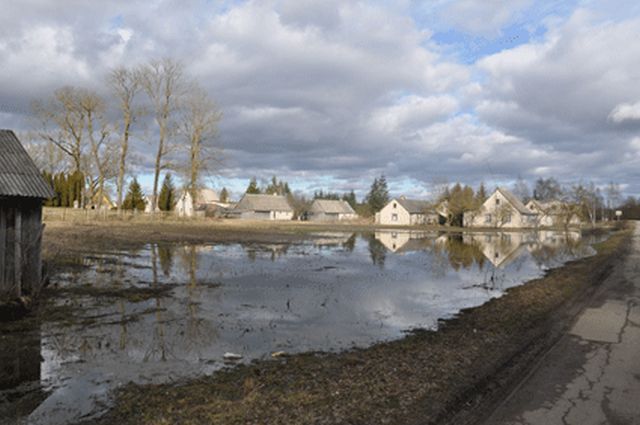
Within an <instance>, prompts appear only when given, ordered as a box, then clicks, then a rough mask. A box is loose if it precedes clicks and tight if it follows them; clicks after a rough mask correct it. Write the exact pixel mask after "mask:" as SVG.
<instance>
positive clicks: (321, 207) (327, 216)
mask: <svg viewBox="0 0 640 425" xmlns="http://www.w3.org/2000/svg"><path fill="white" fill-rule="evenodd" d="M307 218H308V220H310V221H343V220H355V219H356V218H358V214H356V212H355V211H354V210H353V208H351V205H349V203H348V202H347V201H339V200H334V199H316V200H314V201H313V203H312V204H311V207H310V208H309V211H308V213H307Z"/></svg>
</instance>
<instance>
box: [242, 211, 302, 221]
mask: <svg viewBox="0 0 640 425" xmlns="http://www.w3.org/2000/svg"><path fill="white" fill-rule="evenodd" d="M239 218H241V219H243V220H274V221H275V220H277V221H285V220H293V212H292V211H242V212H241V213H240V217H239Z"/></svg>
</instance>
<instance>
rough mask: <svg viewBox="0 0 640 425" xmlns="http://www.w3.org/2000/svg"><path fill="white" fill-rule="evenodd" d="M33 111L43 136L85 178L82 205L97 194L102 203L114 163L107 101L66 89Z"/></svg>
mask: <svg viewBox="0 0 640 425" xmlns="http://www.w3.org/2000/svg"><path fill="white" fill-rule="evenodd" d="M33 110H34V113H35V115H36V116H37V117H38V119H39V120H40V121H41V124H42V130H41V131H40V136H41V137H42V138H43V139H44V140H45V141H46V142H49V143H52V144H53V145H55V146H57V147H58V148H59V149H60V151H62V152H63V153H64V154H65V155H67V156H68V157H69V159H70V161H71V163H72V167H73V171H74V172H79V173H81V174H83V175H84V176H85V179H86V182H87V189H88V193H86V192H83V193H82V200H81V204H82V205H83V206H84V205H86V200H87V199H92V198H93V197H94V195H96V194H98V196H99V200H98V202H99V203H100V204H101V203H102V194H103V193H104V188H105V182H106V181H107V180H108V179H109V178H111V177H112V176H111V173H110V167H111V164H112V163H113V155H112V153H113V149H112V146H110V145H109V144H108V139H109V134H110V130H109V125H108V123H107V121H106V119H105V110H106V104H105V102H104V100H103V99H102V98H101V97H100V96H99V95H98V94H96V93H95V92H93V91H91V90H87V89H83V88H77V87H63V88H61V89H58V90H56V91H55V92H54V94H53V96H52V97H51V98H50V99H49V100H47V101H40V102H35V103H34V104H33Z"/></svg>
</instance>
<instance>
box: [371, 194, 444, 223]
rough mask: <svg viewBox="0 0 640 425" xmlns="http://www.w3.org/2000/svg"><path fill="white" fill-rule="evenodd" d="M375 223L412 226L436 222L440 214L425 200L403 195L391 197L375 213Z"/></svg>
mask: <svg viewBox="0 0 640 425" xmlns="http://www.w3.org/2000/svg"><path fill="white" fill-rule="evenodd" d="M375 221H376V223H377V224H384V225H396V226H413V225H419V224H438V223H439V221H440V215H439V214H438V213H437V212H436V211H435V210H434V209H433V207H432V206H431V204H430V203H429V202H427V201H418V200H413V199H407V198H405V197H404V196H400V197H398V198H393V199H392V200H391V201H389V203H388V204H387V205H385V206H384V208H382V209H381V210H380V212H377V213H376V217H375Z"/></svg>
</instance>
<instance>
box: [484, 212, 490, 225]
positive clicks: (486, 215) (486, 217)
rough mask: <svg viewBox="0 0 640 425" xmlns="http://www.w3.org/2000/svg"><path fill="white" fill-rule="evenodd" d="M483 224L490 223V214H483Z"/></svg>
mask: <svg viewBox="0 0 640 425" xmlns="http://www.w3.org/2000/svg"><path fill="white" fill-rule="evenodd" d="M484 222H485V223H486V224H489V223H491V214H485V215H484Z"/></svg>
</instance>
